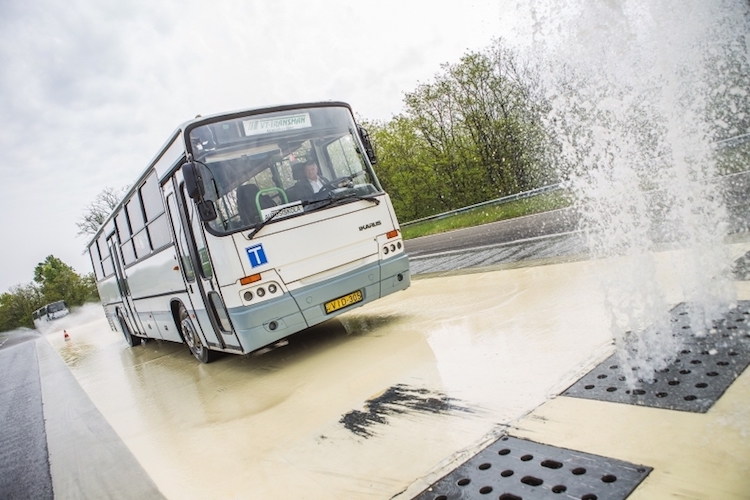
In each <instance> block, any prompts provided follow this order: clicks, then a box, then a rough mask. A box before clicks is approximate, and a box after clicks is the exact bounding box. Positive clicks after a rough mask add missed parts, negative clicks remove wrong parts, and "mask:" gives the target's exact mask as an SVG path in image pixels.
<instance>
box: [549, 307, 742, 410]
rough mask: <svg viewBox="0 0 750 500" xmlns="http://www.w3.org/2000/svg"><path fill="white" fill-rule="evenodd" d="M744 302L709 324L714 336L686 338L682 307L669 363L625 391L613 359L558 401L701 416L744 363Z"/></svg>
mask: <svg viewBox="0 0 750 500" xmlns="http://www.w3.org/2000/svg"><path fill="white" fill-rule="evenodd" d="M748 308H750V302H749V301H741V302H740V303H739V305H738V307H737V308H736V309H733V310H731V311H729V312H728V313H727V314H726V316H725V317H724V318H723V319H722V320H721V321H718V322H716V323H715V329H716V332H715V333H712V334H709V335H707V336H705V337H694V336H692V335H689V333H690V322H689V313H688V308H687V306H686V305H685V304H680V305H679V306H677V307H675V308H674V309H673V310H672V325H673V334H674V335H679V336H681V337H682V338H683V343H682V347H681V349H680V352H678V353H677V357H676V358H675V360H674V362H673V363H672V364H671V365H669V366H667V367H666V368H664V369H663V370H659V372H657V373H656V374H655V376H654V379H653V380H650V381H639V384H638V385H637V386H636V387H635V389H633V390H631V389H630V388H628V387H627V385H626V383H625V376H624V372H623V370H622V368H621V367H620V366H619V365H618V362H619V360H618V357H617V355H616V354H613V355H612V356H610V357H609V358H607V359H606V360H604V361H603V362H602V363H601V364H600V365H599V366H597V367H596V368H594V369H593V370H591V371H590V372H589V373H588V374H586V375H584V376H583V377H582V378H581V379H580V380H579V381H578V382H576V383H575V384H573V385H572V386H570V387H569V388H568V389H567V390H566V391H565V392H563V395H564V396H572V397H578V398H585V399H596V400H599V401H611V402H615V403H626V404H634V405H641V406H651V407H654V408H664V409H669V410H681V411H691V412H696V413H705V412H707V411H708V410H709V408H711V406H713V404H714V403H715V402H716V401H718V399H719V398H720V397H721V395H722V394H724V392H725V391H726V390H727V388H728V387H729V386H730V385H731V384H732V382H734V380H735V379H736V378H737V377H738V376H739V375H740V374H741V373H742V372H743V371H744V370H745V368H747V366H748V364H750V335H749V334H748V326H749V325H748V323H749V322H750V311H749V310H748Z"/></svg>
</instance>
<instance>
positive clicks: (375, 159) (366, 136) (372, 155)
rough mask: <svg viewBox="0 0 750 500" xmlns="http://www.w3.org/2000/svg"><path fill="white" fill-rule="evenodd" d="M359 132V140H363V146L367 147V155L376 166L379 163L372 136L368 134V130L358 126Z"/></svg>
mask: <svg viewBox="0 0 750 500" xmlns="http://www.w3.org/2000/svg"><path fill="white" fill-rule="evenodd" d="M357 132H359V138H360V139H362V144H363V145H364V146H365V153H367V158H368V159H369V160H370V163H372V164H373V165H375V164H376V163H377V162H378V157H377V156H376V155H375V148H374V147H373V145H372V142H371V141H370V134H368V133H367V130H365V129H364V128H363V127H360V126H359V125H357Z"/></svg>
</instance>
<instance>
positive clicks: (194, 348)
mask: <svg viewBox="0 0 750 500" xmlns="http://www.w3.org/2000/svg"><path fill="white" fill-rule="evenodd" d="M179 318H180V334H181V335H182V340H183V341H184V342H185V344H187V346H188V348H189V349H190V352H191V353H193V356H195V359H197V360H198V361H200V362H201V363H210V362H211V361H213V360H214V359H216V355H217V354H218V353H217V352H216V351H212V350H210V349H209V348H208V347H206V346H204V345H203V342H202V341H201V337H200V334H199V333H198V330H196V328H195V325H193V320H191V319H190V314H188V312H187V310H186V309H185V307H184V306H180V312H179Z"/></svg>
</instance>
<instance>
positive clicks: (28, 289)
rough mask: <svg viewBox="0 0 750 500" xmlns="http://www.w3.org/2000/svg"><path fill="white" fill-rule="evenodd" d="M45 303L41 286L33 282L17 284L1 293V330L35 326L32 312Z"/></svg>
mask: <svg viewBox="0 0 750 500" xmlns="http://www.w3.org/2000/svg"><path fill="white" fill-rule="evenodd" d="M44 304H45V302H44V297H43V296H42V293H41V291H40V290H39V287H37V286H35V285H34V284H33V283H29V284H27V285H16V286H13V287H11V288H10V290H9V291H8V292H6V293H3V294H1V295H0V331H3V332H4V331H7V330H13V329H14V328H19V327H22V326H25V327H29V328H33V326H34V323H33V321H32V319H31V313H33V312H34V311H36V310H37V309H39V308H40V307H42V306H43V305H44Z"/></svg>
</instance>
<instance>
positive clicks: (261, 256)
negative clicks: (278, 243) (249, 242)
mask: <svg viewBox="0 0 750 500" xmlns="http://www.w3.org/2000/svg"><path fill="white" fill-rule="evenodd" d="M245 251H246V252H247V258H248V259H250V265H251V266H252V267H258V266H262V265H263V264H268V258H267V257H266V252H265V251H263V244H261V243H258V244H257V245H253V246H251V247H247V248H246V249H245Z"/></svg>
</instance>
